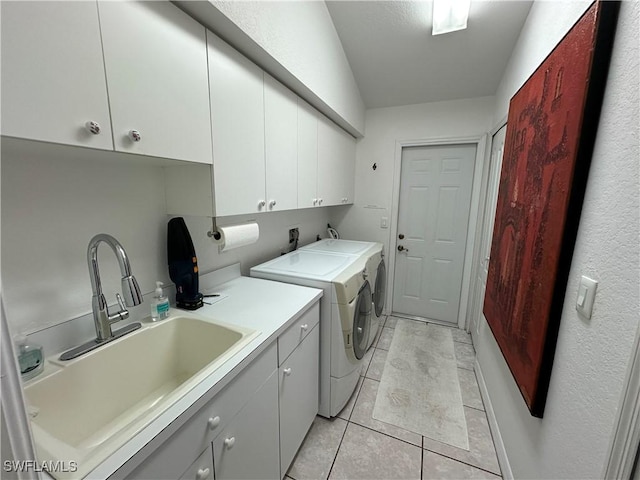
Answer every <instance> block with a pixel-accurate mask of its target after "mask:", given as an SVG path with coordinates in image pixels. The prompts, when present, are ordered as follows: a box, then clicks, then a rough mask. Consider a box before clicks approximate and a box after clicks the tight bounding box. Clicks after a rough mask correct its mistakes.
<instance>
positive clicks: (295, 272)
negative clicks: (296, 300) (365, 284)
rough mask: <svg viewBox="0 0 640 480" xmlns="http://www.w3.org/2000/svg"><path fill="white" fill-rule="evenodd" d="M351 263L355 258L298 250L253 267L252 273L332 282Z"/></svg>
mask: <svg viewBox="0 0 640 480" xmlns="http://www.w3.org/2000/svg"><path fill="white" fill-rule="evenodd" d="M351 263H353V257H352V256H349V255H340V254H336V253H329V252H316V251H308V250H296V251H295V252H292V253H289V254H287V255H283V256H281V257H278V258H275V259H273V260H270V261H268V262H266V263H263V264H261V265H257V266H255V267H252V268H251V271H252V272H262V273H272V274H278V275H283V276H291V277H298V278H308V279H312V280H320V281H326V282H331V281H333V279H334V278H335V277H336V276H337V275H338V274H339V273H341V272H342V271H343V270H345V269H346V268H347V267H348V266H349V265H350V264H351Z"/></svg>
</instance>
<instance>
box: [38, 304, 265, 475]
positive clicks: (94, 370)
mask: <svg viewBox="0 0 640 480" xmlns="http://www.w3.org/2000/svg"><path fill="white" fill-rule="evenodd" d="M257 335H258V332H256V331H254V330H250V329H246V328H242V327H237V326H231V325H227V324H224V323H221V322H216V321H212V320H209V319H205V318H202V317H196V316H186V315H183V316H175V317H172V318H169V319H167V320H163V321H162V322H160V323H152V324H146V325H144V324H143V327H142V328H141V329H140V330H137V331H135V332H133V333H131V334H129V335H127V336H125V337H122V338H120V339H118V340H115V341H113V342H111V343H109V344H106V345H104V346H103V347H100V348H98V349H96V350H94V351H92V352H90V353H88V354H86V355H84V356H82V357H79V358H77V359H75V360H71V361H66V362H61V361H58V360H54V359H53V358H54V357H52V358H51V359H49V360H48V362H47V363H48V364H47V366H46V368H45V373H44V374H43V375H41V376H40V377H38V378H37V379H34V380H33V381H31V382H28V383H27V385H26V386H25V396H26V400H27V403H28V410H29V414H30V416H31V417H32V418H31V421H32V428H33V433H34V437H35V442H36V448H37V450H38V457H39V460H40V461H45V460H53V461H57V460H60V461H66V462H67V463H68V462H69V461H71V460H73V461H76V462H77V467H78V470H77V471H75V472H69V473H67V474H65V473H64V472H52V474H53V475H54V476H55V477H57V478H65V477H66V476H67V475H69V474H70V475H71V476H73V477H74V478H78V477H81V476H84V475H85V474H86V473H88V472H89V471H91V470H92V469H93V468H95V467H96V466H97V465H98V464H99V463H100V462H102V461H103V460H104V459H105V458H107V457H108V456H109V455H110V454H111V453H113V452H114V451H115V450H116V449H117V448H118V447H120V446H122V445H123V444H124V443H125V442H126V441H127V440H129V439H130V438H131V437H132V436H133V435H135V434H136V433H137V432H139V431H140V430H141V429H142V428H144V427H145V426H146V425H148V424H149V423H150V422H151V421H152V420H153V419H155V418H156V417H158V416H159V415H160V414H161V413H162V412H164V411H165V410H166V409H167V408H169V407H170V406H171V405H172V404H173V403H175V402H176V401H177V400H178V399H179V398H181V397H182V396H184V395H185V394H186V393H187V392H188V391H189V390H191V389H192V388H193V387H194V386H196V385H197V384H198V383H199V382H201V381H202V380H203V379H204V378H206V377H207V376H209V375H210V374H211V373H213V372H214V371H215V370H216V369H217V368H219V367H220V366H221V365H222V364H223V363H224V362H225V361H226V360H228V359H229V358H230V357H231V356H233V355H234V354H235V353H236V352H238V351H239V350H240V349H241V348H242V347H244V346H245V345H246V344H247V343H249V342H250V341H251V340H252V339H253V338H255V337H256V336H257Z"/></svg>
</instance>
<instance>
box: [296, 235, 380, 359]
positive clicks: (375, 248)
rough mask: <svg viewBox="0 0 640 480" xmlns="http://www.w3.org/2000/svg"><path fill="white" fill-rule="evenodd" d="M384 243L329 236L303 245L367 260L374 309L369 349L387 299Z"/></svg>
mask: <svg viewBox="0 0 640 480" xmlns="http://www.w3.org/2000/svg"><path fill="white" fill-rule="evenodd" d="M383 247H384V245H383V244H382V243H377V242H362V241H355V240H336V239H332V238H327V239H324V240H319V241H317V242H313V243H311V244H309V245H305V246H304V247H301V248H300V249H301V250H307V251H316V252H332V253H341V254H345V255H353V256H356V257H359V258H361V259H364V260H365V267H364V268H365V274H366V276H367V280H369V284H370V285H371V289H372V295H371V296H372V300H373V310H372V312H371V328H370V330H369V339H368V340H367V349H368V348H369V347H371V345H372V344H373V341H374V340H375V338H376V335H377V334H378V330H379V329H380V328H381V327H382V321H383V310H384V303H385V301H386V291H387V289H386V286H387V269H386V265H385V262H384V249H383Z"/></svg>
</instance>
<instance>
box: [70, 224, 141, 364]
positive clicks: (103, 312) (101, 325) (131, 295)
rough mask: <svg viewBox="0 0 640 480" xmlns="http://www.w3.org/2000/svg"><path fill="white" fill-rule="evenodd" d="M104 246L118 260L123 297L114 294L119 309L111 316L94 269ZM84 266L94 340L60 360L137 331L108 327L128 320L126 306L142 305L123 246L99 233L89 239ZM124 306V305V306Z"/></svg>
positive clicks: (129, 328) (130, 326)
mask: <svg viewBox="0 0 640 480" xmlns="http://www.w3.org/2000/svg"><path fill="white" fill-rule="evenodd" d="M102 242H104V243H106V244H107V245H109V246H110V247H111V249H112V250H113V253H114V254H115V255H116V258H117V259H118V265H119V266H120V274H121V275H122V280H121V284H122V294H123V295H124V301H123V300H122V296H121V295H120V294H119V293H118V294H116V299H117V300H118V305H119V307H120V310H119V311H117V312H116V313H114V314H110V313H109V307H108V306H107V301H106V299H105V298H104V294H103V293H102V283H101V282H100V269H99V268H98V246H99V245H100V243H102ZM87 263H88V264H89V276H90V277H91V289H92V290H93V298H92V300H91V306H92V309H93V322H94V324H95V327H96V339H95V340H92V341H90V342H87V343H84V344H82V345H80V346H79V347H76V348H74V349H72V350H69V351H68V352H65V353H63V354H62V355H61V356H60V360H70V359H72V358H75V357H78V356H80V355H82V354H83V353H87V352H90V351H91V350H93V349H95V348H97V347H99V346H100V345H102V344H104V343H107V342H110V341H112V340H115V339H116V338H120V337H122V336H123V335H126V334H127V333H130V332H133V331H134V330H137V329H138V328H140V323H132V324H130V325H127V326H125V327H123V328H121V329H119V330H116V331H111V324H112V323H115V322H119V321H120V320H125V319H126V318H128V317H129V311H128V310H127V308H126V307H127V306H128V307H134V306H136V305H140V304H141V303H142V293H141V292H140V287H139V286H138V282H137V281H136V278H135V277H134V276H133V275H131V265H130V263H129V258H128V257H127V252H125V250H124V248H123V246H122V245H121V244H120V242H118V240H116V239H115V238H114V237H112V236H111V235H107V234H106V233H99V234H98V235H96V236H95V237H93V238H92V239H91V241H90V242H89V247H88V248H87ZM125 303H126V306H125Z"/></svg>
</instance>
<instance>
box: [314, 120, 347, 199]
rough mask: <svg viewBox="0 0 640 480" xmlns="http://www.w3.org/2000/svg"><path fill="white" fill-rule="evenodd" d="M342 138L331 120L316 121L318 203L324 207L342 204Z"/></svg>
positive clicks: (343, 153)
mask: <svg viewBox="0 0 640 480" xmlns="http://www.w3.org/2000/svg"><path fill="white" fill-rule="evenodd" d="M343 140H344V137H343V133H342V131H341V130H340V128H339V127H338V126H337V125H335V124H334V123H333V122H331V120H329V119H328V118H325V117H321V118H320V119H319V120H318V203H319V204H320V206H323V207H326V206H330V205H342V204H343V203H344V183H345V180H344V177H343V175H344V164H343V158H344V155H345V150H344V141H343Z"/></svg>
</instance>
